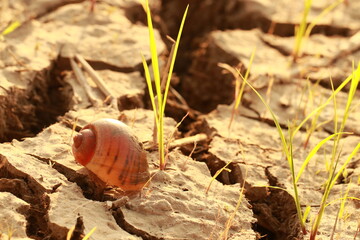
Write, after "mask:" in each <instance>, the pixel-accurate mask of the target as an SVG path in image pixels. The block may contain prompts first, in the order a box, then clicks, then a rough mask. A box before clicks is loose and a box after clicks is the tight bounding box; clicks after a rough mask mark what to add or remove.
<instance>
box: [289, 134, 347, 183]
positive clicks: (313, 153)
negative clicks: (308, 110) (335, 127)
mask: <svg viewBox="0 0 360 240" xmlns="http://www.w3.org/2000/svg"><path fill="white" fill-rule="evenodd" d="M339 134H344V132H340V133H334V134H332V135H330V136H328V137H327V138H325V139H323V140H322V141H321V142H319V143H318V144H317V145H316V146H315V147H314V148H313V149H312V150H311V151H310V153H309V154H308V155H307V157H306V159H305V161H304V163H303V164H302V166H301V168H300V170H299V172H298V174H297V176H296V179H295V183H297V182H298V181H299V179H300V177H301V175H302V173H303V172H304V170H305V168H306V166H307V165H308V163H309V162H310V160H311V159H312V157H313V156H314V155H315V154H316V153H317V152H318V150H319V149H320V148H321V147H322V146H323V145H324V144H325V143H326V142H327V141H329V140H330V139H332V138H333V137H335V136H337V135H339ZM348 134H350V133H348Z"/></svg>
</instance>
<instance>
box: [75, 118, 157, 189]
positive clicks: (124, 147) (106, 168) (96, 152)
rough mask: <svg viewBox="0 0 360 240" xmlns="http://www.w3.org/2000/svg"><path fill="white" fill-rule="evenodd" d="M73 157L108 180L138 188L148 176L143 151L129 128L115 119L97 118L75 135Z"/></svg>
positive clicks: (111, 182) (140, 187)
mask: <svg viewBox="0 0 360 240" xmlns="http://www.w3.org/2000/svg"><path fill="white" fill-rule="evenodd" d="M72 151H73V154H74V157H75V160H76V161H77V162H78V163H80V164H81V165H83V166H85V167H86V168H87V169H89V170H90V171H91V172H93V173H94V174H96V175H97V176H98V177H99V178H100V179H101V180H102V181H104V182H105V183H107V184H110V185H115V186H118V187H120V188H121V189H122V190H123V191H139V190H141V189H142V187H143V186H144V184H145V183H146V182H147V181H148V180H149V178H150V173H149V166H148V163H147V160H146V154H145V152H144V150H143V149H142V148H141V146H140V144H139V142H138V141H137V139H136V138H135V137H134V136H133V135H132V134H131V129H130V128H129V127H128V126H126V125H125V124H124V123H122V122H120V121H117V120H114V119H99V120H97V121H95V122H92V123H90V124H88V125H86V126H85V127H84V128H83V129H81V130H80V132H79V133H78V134H77V135H76V136H75V137H74V144H73V146H72Z"/></svg>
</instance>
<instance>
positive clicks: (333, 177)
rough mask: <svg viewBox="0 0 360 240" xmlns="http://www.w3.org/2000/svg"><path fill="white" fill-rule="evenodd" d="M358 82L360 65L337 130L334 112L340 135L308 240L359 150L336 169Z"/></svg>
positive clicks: (311, 239)
mask: <svg viewBox="0 0 360 240" xmlns="http://www.w3.org/2000/svg"><path fill="white" fill-rule="evenodd" d="M359 80H360V63H359V64H358V66H357V69H356V70H353V73H352V74H351V84H350V89H349V94H348V100H347V102H346V106H345V111H344V116H343V118H342V122H341V125H340V127H339V128H338V124H337V119H338V116H337V112H336V110H335V121H334V131H335V133H340V134H338V135H337V136H336V138H335V140H334V143H333V147H332V155H331V164H330V171H329V175H328V179H327V181H326V186H325V191H324V194H323V197H322V199H321V203H320V209H319V212H318V214H317V215H316V219H315V222H314V224H313V226H312V228H311V233H310V240H315V239H316V234H317V232H318V229H319V226H320V223H321V219H322V216H323V214H324V211H325V207H326V203H327V200H328V197H329V195H330V191H331V189H332V188H333V187H334V185H335V183H336V181H337V179H338V178H339V177H340V176H341V175H342V174H343V173H344V171H345V169H346V167H347V165H348V164H349V162H350V161H351V159H352V158H353V157H354V156H355V154H356V153H357V152H358V151H359V149H360V143H359V144H358V145H357V146H356V147H355V148H354V150H353V151H352V153H351V154H350V155H349V156H348V158H347V159H346V161H345V162H344V163H343V164H342V165H341V167H340V168H339V169H338V168H337V167H338V165H339V164H340V163H339V155H340V154H339V144H340V140H341V137H342V136H343V134H342V133H341V132H342V131H343V130H344V128H345V124H346V121H347V119H348V117H349V113H350V109H351V103H352V101H353V99H354V96H355V93H356V89H357V86H358V84H359Z"/></svg>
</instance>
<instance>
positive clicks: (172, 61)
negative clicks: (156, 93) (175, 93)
mask: <svg viewBox="0 0 360 240" xmlns="http://www.w3.org/2000/svg"><path fill="white" fill-rule="evenodd" d="M188 9H189V5H187V7H186V10H185V12H184V15H183V18H182V20H181V24H180V28H179V32H178V36H177V38H176V42H175V46H174V52H173V54H172V58H171V63H170V67H169V72H168V78H167V81H166V87H165V91H164V99H163V105H162V107H161V110H162V111H163V112H164V111H165V106H166V99H167V96H168V92H169V87H170V82H171V75H172V72H173V69H174V65H175V59H176V54H177V51H178V48H179V43H180V38H181V34H182V30H183V28H184V24H185V19H186V15H187V12H188Z"/></svg>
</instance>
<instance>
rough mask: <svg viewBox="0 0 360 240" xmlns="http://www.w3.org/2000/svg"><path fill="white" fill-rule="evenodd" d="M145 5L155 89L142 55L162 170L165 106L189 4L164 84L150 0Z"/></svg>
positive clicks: (161, 168)
mask: <svg viewBox="0 0 360 240" xmlns="http://www.w3.org/2000/svg"><path fill="white" fill-rule="evenodd" d="M143 7H144V9H145V12H146V16H147V23H148V30H149V40H150V52H151V65H152V71H153V76H154V79H153V81H154V83H155V91H154V90H153V87H152V80H151V75H150V69H149V66H148V65H147V62H146V59H145V57H144V55H142V62H143V66H144V71H145V78H146V83H147V86H148V90H149V95H150V100H151V105H152V108H153V112H154V117H155V126H156V136H157V137H156V140H157V144H158V149H159V159H160V170H164V169H165V165H166V157H165V141H164V112H165V106H166V99H167V96H168V92H169V87H170V80H171V76H172V72H173V68H174V64H175V59H176V54H177V50H178V47H179V42H180V37H181V33H182V30H183V27H184V23H185V18H186V14H187V11H188V8H189V6H187V8H186V10H185V13H184V15H183V18H182V21H181V25H180V29H179V32H178V36H177V39H176V41H175V42H174V45H173V47H172V51H171V53H170V58H169V67H168V71H167V73H166V74H165V76H163V79H165V84H162V81H161V78H160V69H159V60H158V53H157V46H156V40H155V34H154V27H153V24H152V20H151V11H150V7H149V2H148V0H146V1H145V3H144V4H143ZM162 86H164V87H162Z"/></svg>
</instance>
